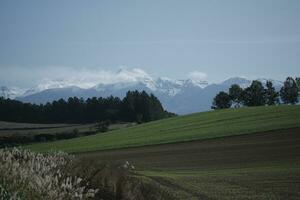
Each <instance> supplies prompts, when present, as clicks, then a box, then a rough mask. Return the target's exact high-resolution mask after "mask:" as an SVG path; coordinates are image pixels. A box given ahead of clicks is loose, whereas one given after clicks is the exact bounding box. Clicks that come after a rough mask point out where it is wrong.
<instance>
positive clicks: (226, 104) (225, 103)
mask: <svg viewBox="0 0 300 200" xmlns="http://www.w3.org/2000/svg"><path fill="white" fill-rule="evenodd" d="M231 104H232V102H231V99H230V96H229V94H227V93H226V92H219V93H218V94H217V95H216V96H215V98H214V100H213V105H212V107H211V108H212V109H223V108H230V107H231Z"/></svg>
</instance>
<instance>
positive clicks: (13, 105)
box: [0, 91, 174, 123]
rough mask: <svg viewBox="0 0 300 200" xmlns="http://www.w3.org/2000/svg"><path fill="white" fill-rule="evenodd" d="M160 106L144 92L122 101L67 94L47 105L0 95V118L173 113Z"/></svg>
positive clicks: (133, 118)
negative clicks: (84, 97) (66, 97)
mask: <svg viewBox="0 0 300 200" xmlns="http://www.w3.org/2000/svg"><path fill="white" fill-rule="evenodd" d="M173 115H174V114H173V113H169V112H167V111H165V110H164V109H163V106H162V105H161V103H160V101H159V100H158V99H157V98H156V97H155V96H154V95H153V94H150V95H149V94H147V93H146V92H145V91H142V92H139V91H128V92H127V94H126V96H125V97H124V98H123V99H122V100H121V99H120V98H118V97H113V96H110V97H107V98H103V97H99V98H97V97H93V98H88V99H86V100H84V99H83V98H77V97H70V98H69V99H68V100H64V99H59V100H57V101H53V102H51V103H50V102H49V103H46V104H40V105H37V104H31V103H23V102H20V101H17V100H11V99H6V98H4V97H1V98H0V120H2V121H13V122H27V123H93V122H100V121H106V120H109V121H111V122H117V121H122V122H138V123H142V122H148V121H152V120H157V119H162V118H165V117H170V116H173Z"/></svg>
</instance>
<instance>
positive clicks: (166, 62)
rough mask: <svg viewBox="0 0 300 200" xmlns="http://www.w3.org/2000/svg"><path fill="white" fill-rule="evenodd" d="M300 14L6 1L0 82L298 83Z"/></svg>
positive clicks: (283, 0) (232, 1)
mask: <svg viewBox="0 0 300 200" xmlns="http://www.w3.org/2000/svg"><path fill="white" fill-rule="evenodd" d="M299 10H300V1H298V0H248V1H240V0H226V1H223V0H220V1H215V0H207V1H201V0H185V1H181V0H178V1H177V0H176V1H175V0H151V1H150V0H116V1H111V0H89V1H81V0H44V1H40V0H35V1H33V0H26V1H23V0H19V1H18V0H1V1H0V85H6V86H18V87H31V86H33V85H35V84H37V83H39V82H41V81H42V80H51V79H56V78H58V79H64V78H65V79H80V77H81V75H82V74H83V75H84V77H85V78H84V79H82V81H83V82H84V83H82V84H86V81H87V80H88V79H89V77H91V79H92V78H94V79H103V78H104V79H105V78H109V77H110V78H112V79H114V81H116V80H117V79H118V76H114V75H113V74H114V73H116V72H117V71H118V70H119V69H120V68H124V67H126V68H127V69H129V70H131V72H135V71H139V70H140V71H139V72H141V71H142V73H147V74H148V75H149V76H152V77H160V76H163V77H170V78H174V79H185V78H196V79H204V80H207V81H208V82H220V81H222V80H224V79H226V78H229V77H235V76H243V77H247V78H250V79H255V78H262V77H264V78H272V79H279V80H283V79H284V78H285V77H287V76H299V75H300V12H299ZM95 74H98V75H95ZM107 74H109V76H108V75H107ZM79 81H80V80H79Z"/></svg>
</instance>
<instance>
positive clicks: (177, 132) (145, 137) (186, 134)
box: [26, 105, 300, 153]
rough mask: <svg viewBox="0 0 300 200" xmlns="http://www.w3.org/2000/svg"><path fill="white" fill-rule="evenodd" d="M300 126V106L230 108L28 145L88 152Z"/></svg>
mask: <svg viewBox="0 0 300 200" xmlns="http://www.w3.org/2000/svg"><path fill="white" fill-rule="evenodd" d="M293 127H300V106H287V105H282V106H264V107H249V108H240V109H226V110H218V111H211V112H204V113H196V114H191V115H187V116H179V117H173V118H169V119H164V120H159V121H154V122H150V123H145V124H142V125H138V126H134V127H130V128H124V129H120V130H115V131H111V132H107V133H99V134H96V135H92V136H86V137H81V138H75V139H70V140H61V141H56V142H49V143H40V144H33V145H29V146H26V148H30V149H32V150H35V151H41V152H45V151H50V150H63V151H66V152H73V153H74V152H86V151H96V150H104V149H115V148H126V147H137V146H145V145H155V144H165V143H174V142H183V141H192V140H201V139H208V138H216V137H224V136H231V135H241V134H248V133H255V132H262V131H269V130H277V129H286V128H293Z"/></svg>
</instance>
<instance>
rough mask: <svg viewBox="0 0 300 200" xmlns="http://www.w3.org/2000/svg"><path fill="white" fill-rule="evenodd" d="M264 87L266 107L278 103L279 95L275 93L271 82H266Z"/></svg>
mask: <svg viewBox="0 0 300 200" xmlns="http://www.w3.org/2000/svg"><path fill="white" fill-rule="evenodd" d="M266 87H267V89H266V103H267V104H268V105H274V104H277V103H279V98H278V97H279V93H278V92H276V90H275V88H274V87H273V83H272V81H267V83H266Z"/></svg>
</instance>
